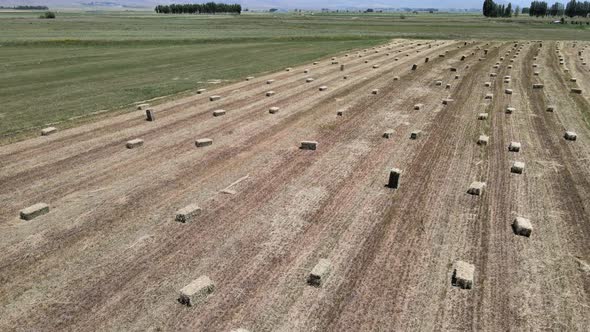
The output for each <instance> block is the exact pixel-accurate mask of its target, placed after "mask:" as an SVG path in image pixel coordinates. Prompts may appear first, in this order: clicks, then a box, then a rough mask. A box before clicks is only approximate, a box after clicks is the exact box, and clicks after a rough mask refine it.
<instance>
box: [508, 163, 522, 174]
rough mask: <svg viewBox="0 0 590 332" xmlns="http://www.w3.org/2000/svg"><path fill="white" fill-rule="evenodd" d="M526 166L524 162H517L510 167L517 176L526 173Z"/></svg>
mask: <svg viewBox="0 0 590 332" xmlns="http://www.w3.org/2000/svg"><path fill="white" fill-rule="evenodd" d="M524 166H525V164H524V163H523V162H522V161H515V162H514V163H513V164H512V167H510V172H512V173H515V174H522V173H523V172H524Z"/></svg>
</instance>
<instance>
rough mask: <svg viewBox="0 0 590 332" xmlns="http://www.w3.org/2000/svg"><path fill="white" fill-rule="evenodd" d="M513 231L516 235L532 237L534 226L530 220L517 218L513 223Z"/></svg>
mask: <svg viewBox="0 0 590 332" xmlns="http://www.w3.org/2000/svg"><path fill="white" fill-rule="evenodd" d="M512 230H513V231H514V234H516V235H520V236H525V237H530V236H531V233H532V232H533V225H532V224H531V221H530V220H529V219H526V218H523V217H516V218H515V219H514V222H513V223H512Z"/></svg>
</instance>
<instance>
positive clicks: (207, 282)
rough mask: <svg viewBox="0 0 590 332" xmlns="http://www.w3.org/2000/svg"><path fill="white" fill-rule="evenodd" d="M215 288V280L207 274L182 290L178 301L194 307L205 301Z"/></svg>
mask: <svg viewBox="0 0 590 332" xmlns="http://www.w3.org/2000/svg"><path fill="white" fill-rule="evenodd" d="M214 290H215V284H214V283H213V281H211V279H209V277H207V276H200V277H199V278H197V279H195V280H193V281H192V282H191V283H190V284H188V285H186V286H184V287H183V288H182V289H181V290H180V296H179V298H178V302H180V303H182V304H184V305H186V306H189V307H192V306H195V305H197V304H199V303H202V302H203V301H205V299H207V297H208V296H209V295H210V294H211V293H213V291H214Z"/></svg>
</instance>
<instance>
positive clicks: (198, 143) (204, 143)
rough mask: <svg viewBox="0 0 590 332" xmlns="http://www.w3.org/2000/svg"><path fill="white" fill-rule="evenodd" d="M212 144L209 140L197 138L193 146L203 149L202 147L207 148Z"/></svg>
mask: <svg viewBox="0 0 590 332" xmlns="http://www.w3.org/2000/svg"><path fill="white" fill-rule="evenodd" d="M212 144H213V140H212V139H210V138H199V139H197V140H196V141H195V145H196V146H197V147H198V148H201V147H204V146H209V145H212Z"/></svg>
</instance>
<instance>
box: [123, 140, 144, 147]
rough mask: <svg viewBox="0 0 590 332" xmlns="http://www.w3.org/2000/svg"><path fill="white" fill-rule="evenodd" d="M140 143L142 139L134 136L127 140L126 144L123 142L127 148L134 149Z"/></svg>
mask: <svg viewBox="0 0 590 332" xmlns="http://www.w3.org/2000/svg"><path fill="white" fill-rule="evenodd" d="M142 145H143V140H142V139H139V138H135V139H132V140H130V141H127V144H125V146H126V147H127V149H134V148H137V147H140V146H142Z"/></svg>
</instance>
